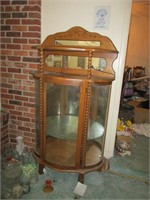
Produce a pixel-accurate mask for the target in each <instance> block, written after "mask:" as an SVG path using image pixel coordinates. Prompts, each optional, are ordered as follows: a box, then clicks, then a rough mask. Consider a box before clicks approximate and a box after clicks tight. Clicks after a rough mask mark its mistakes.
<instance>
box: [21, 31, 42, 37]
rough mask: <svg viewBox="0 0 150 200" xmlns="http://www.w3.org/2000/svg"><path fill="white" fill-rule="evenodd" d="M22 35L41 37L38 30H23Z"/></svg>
mask: <svg viewBox="0 0 150 200" xmlns="http://www.w3.org/2000/svg"><path fill="white" fill-rule="evenodd" d="M22 37H28V38H40V33H38V32H31V31H30V32H23V33H22Z"/></svg>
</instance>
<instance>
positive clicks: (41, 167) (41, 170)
mask: <svg viewBox="0 0 150 200" xmlns="http://www.w3.org/2000/svg"><path fill="white" fill-rule="evenodd" d="M44 167H45V166H44V164H39V171H38V172H39V174H43V173H44V172H43V169H44Z"/></svg>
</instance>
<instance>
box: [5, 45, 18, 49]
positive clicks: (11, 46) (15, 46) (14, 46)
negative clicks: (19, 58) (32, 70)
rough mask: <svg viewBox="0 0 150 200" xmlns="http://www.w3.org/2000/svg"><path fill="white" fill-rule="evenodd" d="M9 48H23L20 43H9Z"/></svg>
mask: <svg viewBox="0 0 150 200" xmlns="http://www.w3.org/2000/svg"><path fill="white" fill-rule="evenodd" d="M7 49H21V45H19V44H7Z"/></svg>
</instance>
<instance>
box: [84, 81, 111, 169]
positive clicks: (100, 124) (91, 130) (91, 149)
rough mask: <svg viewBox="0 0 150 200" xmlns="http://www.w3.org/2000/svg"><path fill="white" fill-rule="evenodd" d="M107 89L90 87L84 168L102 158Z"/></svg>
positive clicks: (100, 86)
mask: <svg viewBox="0 0 150 200" xmlns="http://www.w3.org/2000/svg"><path fill="white" fill-rule="evenodd" d="M109 87H110V86H107V85H106V86H102V85H99V84H96V83H94V84H92V86H91V103H90V104H91V105H90V115H89V126H88V136H87V144H86V159H85V166H90V165H94V164H97V163H99V162H100V161H101V159H102V156H103V148H104V139H105V131H106V130H105V129H106V119H107V118H106V115H107V107H108V99H109V98H108V93H109Z"/></svg>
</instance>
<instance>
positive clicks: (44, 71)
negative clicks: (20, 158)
mask: <svg viewBox="0 0 150 200" xmlns="http://www.w3.org/2000/svg"><path fill="white" fill-rule="evenodd" d="M37 48H38V49H39V52H40V66H39V69H38V71H37V72H35V73H34V75H33V76H34V78H35V83H36V84H35V85H36V91H35V94H36V111H37V115H36V147H35V150H34V156H35V158H36V160H37V162H38V163H39V173H42V172H43V168H44V167H45V166H48V167H50V168H53V169H55V170H59V171H66V172H77V173H79V181H80V182H83V181H84V174H86V173H88V172H91V171H95V170H99V171H101V170H103V169H104V168H106V166H108V161H107V159H106V158H105V157H104V156H103V153H104V147H105V135H106V127H107V117H108V112H109V100H110V93H111V84H112V81H113V80H114V79H115V73H114V70H113V68H112V64H113V62H114V60H115V59H116V58H117V55H118V51H117V49H116V48H115V46H114V44H113V43H112V41H111V40H110V39H109V38H108V37H106V36H102V35H100V34H98V33H93V32H89V31H87V30H85V29H83V28H82V27H77V26H76V27H73V28H71V29H69V30H67V31H66V32H59V33H56V34H53V35H49V36H48V37H47V38H46V39H45V40H44V42H43V43H42V44H41V45H40V46H38V47H37Z"/></svg>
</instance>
